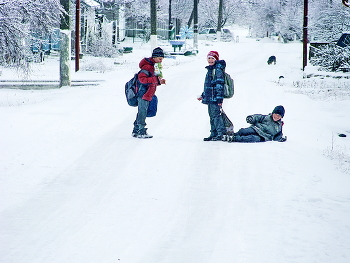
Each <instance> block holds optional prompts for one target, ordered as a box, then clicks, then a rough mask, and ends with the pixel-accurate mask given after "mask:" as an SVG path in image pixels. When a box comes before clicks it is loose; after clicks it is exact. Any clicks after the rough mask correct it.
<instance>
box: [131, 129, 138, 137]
mask: <svg viewBox="0 0 350 263" xmlns="http://www.w3.org/2000/svg"><path fill="white" fill-rule="evenodd" d="M138 134H139V133H138V132H137V130H136V129H135V128H134V129H133V130H132V133H131V136H132V137H134V138H136V137H137V135H138Z"/></svg>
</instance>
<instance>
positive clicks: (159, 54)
mask: <svg viewBox="0 0 350 263" xmlns="http://www.w3.org/2000/svg"><path fill="white" fill-rule="evenodd" d="M152 58H164V52H163V49H161V48H160V47H156V48H155V49H153V52H152Z"/></svg>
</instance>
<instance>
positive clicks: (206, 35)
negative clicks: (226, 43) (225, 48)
mask: <svg viewBox="0 0 350 263" xmlns="http://www.w3.org/2000/svg"><path fill="white" fill-rule="evenodd" d="M198 39H200V40H214V39H216V29H215V28H206V29H203V30H202V31H201V32H199V34H198Z"/></svg>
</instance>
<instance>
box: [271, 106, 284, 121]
mask: <svg viewBox="0 0 350 263" xmlns="http://www.w3.org/2000/svg"><path fill="white" fill-rule="evenodd" d="M272 113H276V114H279V115H281V117H282V118H283V117H284V113H285V110H284V107H283V106H282V105H279V106H276V107H275V108H274V109H273V111H272Z"/></svg>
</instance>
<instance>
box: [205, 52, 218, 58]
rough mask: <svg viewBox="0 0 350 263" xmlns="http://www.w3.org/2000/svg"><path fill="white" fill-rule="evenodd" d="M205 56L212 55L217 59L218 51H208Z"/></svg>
mask: <svg viewBox="0 0 350 263" xmlns="http://www.w3.org/2000/svg"><path fill="white" fill-rule="evenodd" d="M207 57H213V58H215V60H219V53H218V52H217V51H209V53H208V55H207Z"/></svg>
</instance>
